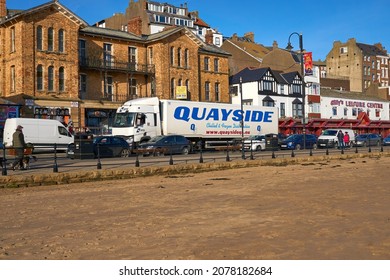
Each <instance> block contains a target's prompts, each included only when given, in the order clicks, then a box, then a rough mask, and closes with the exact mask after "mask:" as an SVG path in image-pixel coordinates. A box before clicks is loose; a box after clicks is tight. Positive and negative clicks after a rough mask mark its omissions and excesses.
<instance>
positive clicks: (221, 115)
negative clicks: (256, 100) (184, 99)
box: [174, 106, 274, 123]
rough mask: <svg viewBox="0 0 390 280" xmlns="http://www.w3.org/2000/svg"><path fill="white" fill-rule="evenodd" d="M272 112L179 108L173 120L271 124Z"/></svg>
mask: <svg viewBox="0 0 390 280" xmlns="http://www.w3.org/2000/svg"><path fill="white" fill-rule="evenodd" d="M273 114H274V112H272V111H258V110H246V111H241V110H233V109H219V108H199V107H193V108H189V107H185V106H179V107H177V108H176V109H175V112H174V118H175V119H177V120H182V121H185V122H189V121H191V120H196V121H228V120H232V121H234V122H239V121H242V120H243V119H244V121H245V122H267V123H271V122H272V117H273Z"/></svg>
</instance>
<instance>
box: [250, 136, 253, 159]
mask: <svg viewBox="0 0 390 280" xmlns="http://www.w3.org/2000/svg"><path fill="white" fill-rule="evenodd" d="M252 142H253V141H252V139H251V155H250V159H251V160H254V157H253V146H252Z"/></svg>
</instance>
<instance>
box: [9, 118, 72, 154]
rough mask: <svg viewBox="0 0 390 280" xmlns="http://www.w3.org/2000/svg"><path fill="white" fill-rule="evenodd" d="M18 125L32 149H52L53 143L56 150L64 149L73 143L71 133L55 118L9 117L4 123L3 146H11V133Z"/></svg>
mask: <svg viewBox="0 0 390 280" xmlns="http://www.w3.org/2000/svg"><path fill="white" fill-rule="evenodd" d="M18 125H21V126H22V127H23V134H24V140H25V142H26V144H32V145H33V147H34V151H41V150H42V151H44V150H54V144H56V147H57V149H58V150H66V149H67V148H68V145H69V144H71V143H73V141H74V139H73V135H72V134H71V133H69V131H68V129H67V128H66V127H65V126H64V125H63V124H62V123H61V122H59V121H57V120H50V119H33V118H11V119H6V121H5V125H4V136H3V138H4V140H3V141H4V146H5V147H11V146H12V135H13V134H14V132H15V130H16V128H17V126H18Z"/></svg>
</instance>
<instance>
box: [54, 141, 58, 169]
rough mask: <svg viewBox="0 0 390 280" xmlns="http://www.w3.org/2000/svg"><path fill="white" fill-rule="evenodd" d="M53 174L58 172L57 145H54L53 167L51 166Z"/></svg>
mask: <svg viewBox="0 0 390 280" xmlns="http://www.w3.org/2000/svg"><path fill="white" fill-rule="evenodd" d="M53 172H54V173H57V172H58V165H57V144H54V166H53Z"/></svg>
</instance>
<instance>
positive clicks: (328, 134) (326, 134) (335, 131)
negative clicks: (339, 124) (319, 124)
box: [322, 130, 337, 136]
mask: <svg viewBox="0 0 390 280" xmlns="http://www.w3.org/2000/svg"><path fill="white" fill-rule="evenodd" d="M336 134H337V130H324V132H322V135H324V136H335V135H336Z"/></svg>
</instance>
